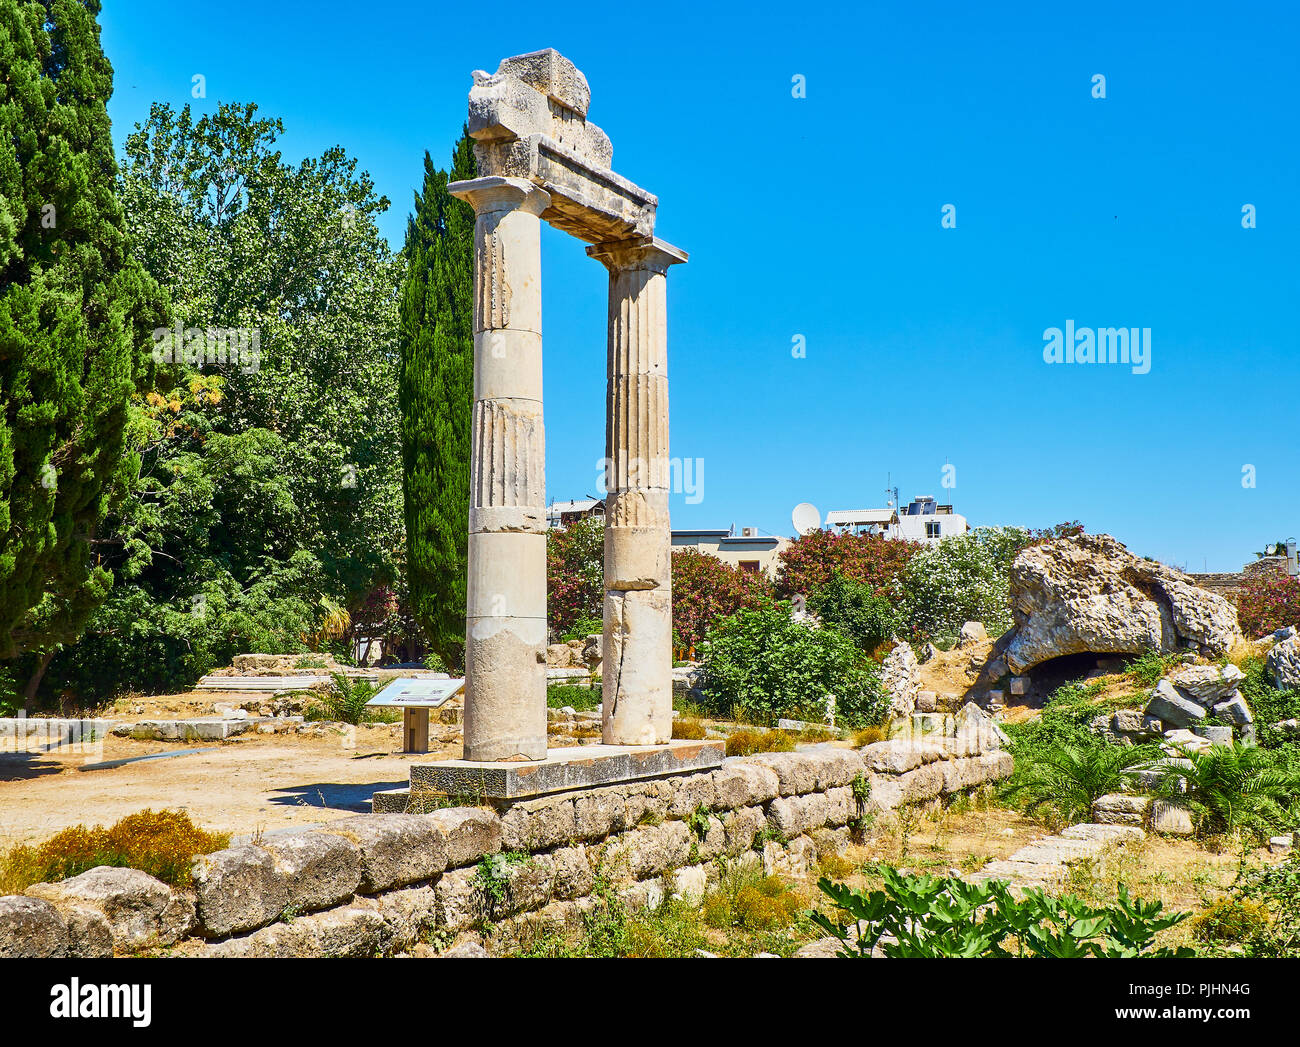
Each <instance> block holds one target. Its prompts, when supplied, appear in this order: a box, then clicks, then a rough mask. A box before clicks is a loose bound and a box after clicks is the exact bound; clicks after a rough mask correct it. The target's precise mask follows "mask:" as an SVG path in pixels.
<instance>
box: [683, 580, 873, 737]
mask: <svg viewBox="0 0 1300 1047" xmlns="http://www.w3.org/2000/svg"><path fill="white" fill-rule="evenodd" d="M702 688H703V691H704V699H705V704H706V705H707V706H708V707H710V708H711V709H713V710H715V711H717V712H720V713H723V714H724V715H732V716H739V717H741V718H744V719H747V720H749V721H751V722H754V723H761V724H771V723H772V722H773V721H774V720H776V719H777V718H778V717H782V716H785V717H791V718H796V719H806V720H821V719H822V718H823V717H824V715H825V711H826V704H827V699H828V698H830V697H831V696H832V695H834V696H835V709H836V720H837V722H838V723H839V724H840V725H841V726H845V727H863V726H867V725H870V724H873V723H879V722H881V721H882V720H883V718H884V715H885V711H886V709H887V707H888V700H887V698H886V696H884V695H883V694H882V693H881V688H880V683H879V679H878V673H877V667H876V666H875V664H874V663H872V662H871V660H870V659H868V658H867V657H866V656H865V655H864V654H863V653H862V652H861V651H859V650H858V649H857V647H855V646H854V644H853V641H851V640H850V639H849V638H848V637H846V636H844V635H843V634H842V633H840V632H839V631H838V630H837V629H834V628H832V627H830V626H826V627H823V628H817V627H815V626H814V625H812V624H811V623H808V622H805V621H796V620H795V619H793V618H792V617H791V616H790V608H789V605H788V604H785V603H780V604H772V605H769V606H766V607H761V608H757V609H754V610H745V611H739V612H738V613H736V614H735V615H732V616H731V617H730V618H724V619H723V620H722V621H720V622H719V623H718V624H717V625H716V626H715V628H714V630H713V632H712V633H711V634H710V637H709V639H708V640H706V641H705V644H704V681H703V685H702Z"/></svg>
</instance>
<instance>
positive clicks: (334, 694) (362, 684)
mask: <svg viewBox="0 0 1300 1047" xmlns="http://www.w3.org/2000/svg"><path fill="white" fill-rule="evenodd" d="M306 693H308V694H310V695H312V696H313V697H315V699H316V701H315V703H314V704H312V705H310V706H308V708H307V710H306V713H305V717H304V718H305V719H307V720H316V721H320V720H325V721H328V722H330V723H350V724H359V723H363V722H365V721H366V720H367V719H368V717H369V716H370V714H371V712H372V710H370V709H367V708H366V705H367V703H368V702H369V701H370V699H371V698H373V697H374V696H375V695H376V694H378V693H379V688H378V687H376V686H375V685H374V684H372V683H368V682H367V681H365V680H360V679H357V678H355V677H352V676H348V675H347V674H346V673H330V683H329V687H328V688H327V689H326V690H324V691H308V692H306Z"/></svg>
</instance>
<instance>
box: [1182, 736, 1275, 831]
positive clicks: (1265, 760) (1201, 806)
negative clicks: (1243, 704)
mask: <svg viewBox="0 0 1300 1047" xmlns="http://www.w3.org/2000/svg"><path fill="white" fill-rule="evenodd" d="M1183 757H1184V758H1185V760H1186V761H1187V763H1188V764H1190V766H1186V767H1184V766H1179V765H1167V766H1166V768H1165V772H1164V774H1163V775H1162V777H1161V779H1160V781H1159V782H1158V783H1157V786H1156V792H1157V794H1158V795H1161V796H1164V797H1166V798H1168V799H1169V800H1171V801H1174V802H1176V803H1179V804H1182V805H1184V806H1186V807H1187V808H1189V809H1190V812H1191V815H1192V819H1193V821H1194V822H1195V823H1196V826H1197V829H1198V831H1199V832H1201V833H1202V834H1204V835H1214V834H1218V833H1224V834H1227V835H1236V834H1238V833H1245V834H1247V835H1248V836H1254V837H1265V836H1268V835H1269V834H1270V833H1271V832H1272V831H1273V830H1275V829H1279V828H1282V827H1284V826H1290V825H1292V824H1294V820H1295V818H1296V816H1297V815H1298V814H1300V769H1297V767H1296V765H1295V759H1294V757H1293V755H1292V754H1291V753H1289V752H1277V751H1273V750H1269V749H1260V748H1258V747H1254V746H1252V747H1249V748H1248V747H1246V746H1242V745H1212V746H1210V747H1209V748H1208V749H1203V750H1200V751H1197V750H1192V749H1188V750H1185V751H1184V752H1183Z"/></svg>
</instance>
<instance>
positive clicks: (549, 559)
mask: <svg viewBox="0 0 1300 1047" xmlns="http://www.w3.org/2000/svg"><path fill="white" fill-rule="evenodd" d="M604 605H605V525H604V522H603V521H601V520H595V519H591V520H578V521H577V522H575V523H571V524H569V526H568V527H564V528H556V529H554V530H551V531H548V532H547V535H546V615H547V620H548V625H549V627H550V630H551V632H553V633H555V634H556V635H557V636H559V635H562V634H564V633H567V632H569V631H570V630H571V629H572V628H573V627H574V626H575V625H576V624H577V623H578V622H579V621H581V620H592V619H594V620H596V621H601V620H602V615H603V614H604Z"/></svg>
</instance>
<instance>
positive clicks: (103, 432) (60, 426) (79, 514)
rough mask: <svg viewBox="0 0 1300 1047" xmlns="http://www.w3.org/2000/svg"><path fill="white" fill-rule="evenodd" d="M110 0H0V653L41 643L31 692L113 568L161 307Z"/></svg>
mask: <svg viewBox="0 0 1300 1047" xmlns="http://www.w3.org/2000/svg"><path fill="white" fill-rule="evenodd" d="M99 9H100V5H99V3H98V0H39V2H34V0H0V404H2V405H3V416H2V417H0V657H2V658H7V659H12V658H15V657H18V656H21V655H24V654H30V655H32V656H33V657H32V660H34V663H35V664H34V666H29V668H33V669H34V672H33V673H32V674H31V678H30V680H29V681H28V684H27V693H28V696H29V697H30V696H31V695H32V694H34V692H35V688H36V685H37V684H38V683H39V680H40V677H41V674H42V673H43V671H44V669H45V666H46V665H47V664H48V661H49V658H50V657H51V656H52V655H53V653H54V651H55V648H56V645H58V644H60V643H66V642H68V641H71V640H73V639H75V637H76V636H77V634H78V633H79V632H80V631H81V629H82V627H83V626H84V624H85V622H86V620H87V619H88V618H89V616H90V615H91V614H92V613H93V612H94V610H95V608H96V607H98V606H99V605H100V604H101V603H102V602H103V600H104V599H105V597H106V596H107V594H108V592H109V589H110V587H111V585H112V583H113V573H112V571H111V570H110V569H109V567H108V566H107V565H106V564H105V563H104V562H103V560H102V558H101V556H100V554H99V550H98V549H97V544H96V543H97V540H98V538H97V532H98V530H99V528H100V526H101V525H102V524H103V522H104V519H105V517H106V516H107V515H108V513H109V512H110V511H111V509H112V508H113V506H114V505H115V503H117V502H118V501H119V500H120V499H121V498H122V497H123V495H124V494H125V493H126V492H127V491H128V490H129V488H130V487H131V484H132V482H133V480H134V477H135V475H136V472H137V470H138V467H139V460H138V458H136V456H134V455H133V454H132V453H131V451H130V449H129V447H128V445H127V440H126V435H125V433H126V428H127V425H128V421H129V413H130V403H131V399H132V395H133V393H134V392H135V391H136V390H137V389H139V388H141V387H143V385H144V384H145V383H146V382H147V381H148V376H149V361H148V357H147V355H146V353H145V352H144V347H145V346H146V345H148V342H149V339H148V334H147V332H149V331H150V330H152V329H153V328H155V327H157V326H158V325H159V324H161V323H164V322H165V320H166V316H165V312H164V303H163V299H162V298H161V296H160V294H159V292H158V288H157V286H156V284H154V282H153V281H152V280H150V279H149V277H148V276H147V274H146V273H145V272H144V270H143V269H142V268H141V267H140V265H139V264H137V263H136V262H135V261H134V260H133V259H132V257H131V255H130V253H129V248H128V240H127V230H126V226H125V223H124V220H123V212H122V206H121V203H120V202H119V200H118V198H117V195H116V192H115V186H114V178H115V175H116V163H115V161H114V157H113V143H112V137H111V134H110V125H109V119H108V112H107V109H106V105H107V102H108V99H109V96H110V95H111V94H112V90H113V70H112V67H111V66H110V65H109V63H108V60H107V59H106V58H105V57H104V53H103V50H102V49H101V47H100V42H99V25H98V22H97V16H98V14H99Z"/></svg>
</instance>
